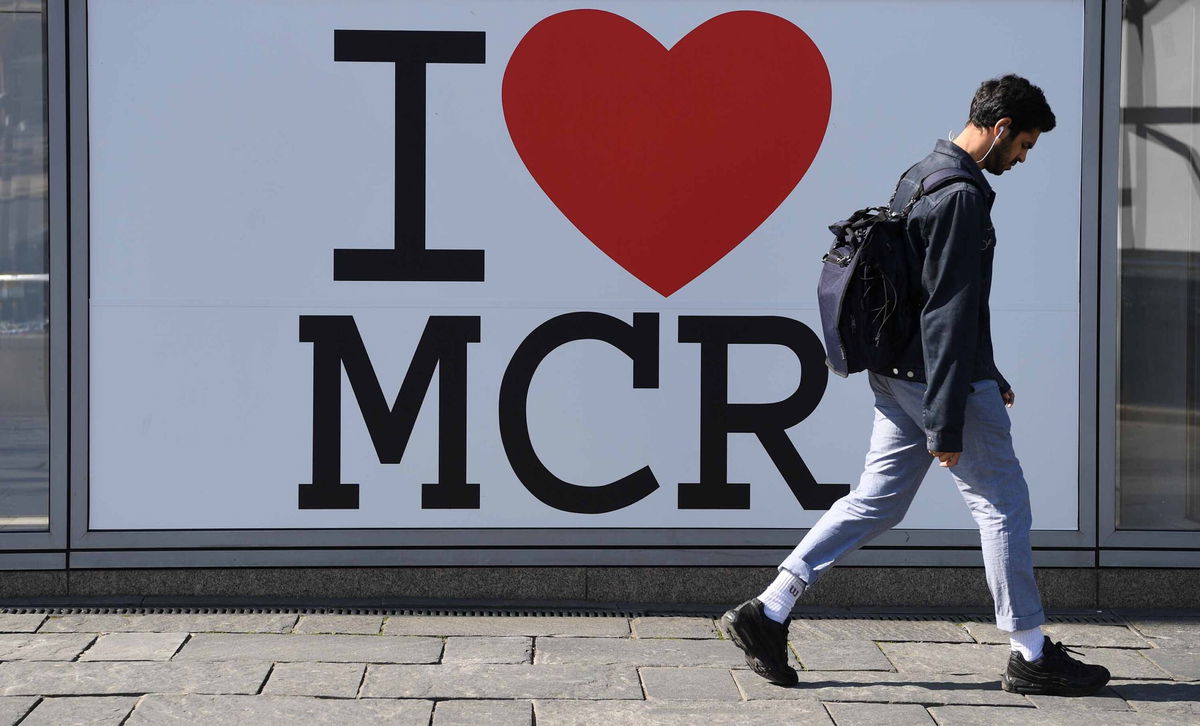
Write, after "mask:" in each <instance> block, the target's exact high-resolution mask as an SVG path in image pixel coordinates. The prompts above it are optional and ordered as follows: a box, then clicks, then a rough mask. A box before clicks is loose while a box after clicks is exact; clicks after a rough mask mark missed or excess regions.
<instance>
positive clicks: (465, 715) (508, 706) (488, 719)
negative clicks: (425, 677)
mask: <svg viewBox="0 0 1200 726" xmlns="http://www.w3.org/2000/svg"><path fill="white" fill-rule="evenodd" d="M532 723H533V704H532V703H531V702H529V701H439V702H438V703H437V705H436V706H434V709H433V726H531V724H532Z"/></svg>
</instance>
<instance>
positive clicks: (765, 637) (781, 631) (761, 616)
mask: <svg viewBox="0 0 1200 726" xmlns="http://www.w3.org/2000/svg"><path fill="white" fill-rule="evenodd" d="M791 622H792V619H791V618H788V619H787V620H785V621H784V622H783V623H777V622H775V621H774V620H772V619H770V618H768V617H767V616H766V614H765V613H763V604H762V602H760V601H759V599H758V598H754V599H753V600H747V601H746V602H744V603H742V604H741V605H738V606H737V607H736V608H734V609H733V610H730V611H729V612H727V613H725V614H724V615H722V616H721V620H720V623H719V625H718V627H720V628H721V632H722V633H725V634H726V635H728V636H729V639H730V640H732V641H733V643H734V645H736V646H737V647H739V648H741V649H742V652H743V653H745V654H746V664H747V665H749V666H750V670H752V671H754V672H755V673H757V674H758V675H760V676H762V677H763V678H766V679H767V680H768V681H770V682H772V683H774V684H775V685H777V686H794V685H796V684H797V683H798V682H799V681H800V679H799V678H798V677H797V676H796V669H795V668H792V667H791V666H790V665H788V649H787V637H788V624H789V623H791Z"/></svg>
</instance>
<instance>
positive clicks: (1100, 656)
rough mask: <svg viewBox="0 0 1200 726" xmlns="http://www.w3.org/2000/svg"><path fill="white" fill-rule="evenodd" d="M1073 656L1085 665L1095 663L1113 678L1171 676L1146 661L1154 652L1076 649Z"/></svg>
mask: <svg viewBox="0 0 1200 726" xmlns="http://www.w3.org/2000/svg"><path fill="white" fill-rule="evenodd" d="M1074 650H1076V651H1077V652H1078V653H1080V655H1077V656H1073V657H1074V658H1078V659H1079V660H1081V661H1083V662H1085V663H1095V664H1096V665H1102V666H1104V667H1105V668H1107V669H1108V672H1109V673H1111V674H1112V677H1113V678H1122V679H1126V678H1130V679H1133V678H1148V679H1151V680H1159V679H1167V678H1170V675H1169V674H1168V673H1167V672H1166V671H1164V670H1163V669H1162V668H1159V667H1158V666H1156V665H1154V664H1153V663H1151V662H1150V661H1149V660H1147V659H1146V657H1145V655H1146V654H1151V653H1153V652H1154V651H1153V650H1119V649H1116V648H1075V649H1074Z"/></svg>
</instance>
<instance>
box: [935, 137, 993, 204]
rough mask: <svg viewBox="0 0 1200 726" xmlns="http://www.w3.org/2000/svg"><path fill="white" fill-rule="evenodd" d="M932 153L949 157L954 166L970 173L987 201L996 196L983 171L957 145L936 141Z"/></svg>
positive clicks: (950, 142)
mask: <svg viewBox="0 0 1200 726" xmlns="http://www.w3.org/2000/svg"><path fill="white" fill-rule="evenodd" d="M933 152H934V153H935V154H944V155H945V156H948V157H951V158H952V159H953V160H954V163H955V164H956V165H958V166H960V167H962V168H964V169H966V170H967V171H968V172H970V174H971V176H973V177H975V181H977V182H979V188H980V189H982V190H983V192H984V194H986V195H987V196H988V198H989V199H990V198H992V197H995V196H996V193H995V192H994V191H992V185H991V184H988V181H987V179H985V178H984V176H983V170H982V169H980V168H979V164H978V163H976V161H975V160H974V159H972V158H971V155H970V154H968V153H967V152H966V151H963V150H962V148H960V147H959V146H958V144H956V143H954V142H953V141H948V140H947V139H938V140H937V143H936V144H935V145H934V147H933ZM947 161H949V160H947Z"/></svg>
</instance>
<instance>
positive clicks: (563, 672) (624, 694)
mask: <svg viewBox="0 0 1200 726" xmlns="http://www.w3.org/2000/svg"><path fill="white" fill-rule="evenodd" d="M362 697H363V698H433V699H438V700H441V699H450V698H485V699H494V698H524V699H536V698H543V699H549V698H572V699H597V700H598V699H628V698H633V699H639V700H640V699H642V697H643V695H642V685H641V681H640V680H639V678H638V674H637V670H636V668H634V667H633V666H631V665H629V666H596V665H588V666H580V665H562V666H538V665H436V666H416V665H372V666H368V667H367V677H366V680H365V681H363V686H362Z"/></svg>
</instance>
